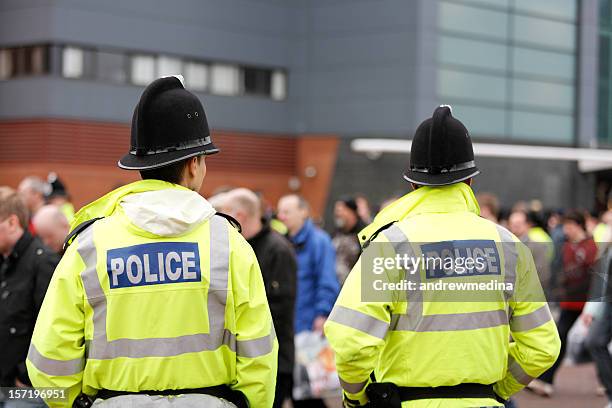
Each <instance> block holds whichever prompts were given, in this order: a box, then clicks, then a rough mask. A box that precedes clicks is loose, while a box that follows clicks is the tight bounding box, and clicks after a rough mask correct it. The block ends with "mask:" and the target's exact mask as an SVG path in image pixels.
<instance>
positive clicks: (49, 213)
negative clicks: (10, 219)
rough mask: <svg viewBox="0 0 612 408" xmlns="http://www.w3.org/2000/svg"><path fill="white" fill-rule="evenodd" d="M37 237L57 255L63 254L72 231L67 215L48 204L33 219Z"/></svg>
mask: <svg viewBox="0 0 612 408" xmlns="http://www.w3.org/2000/svg"><path fill="white" fill-rule="evenodd" d="M32 224H33V225H34V228H35V229H36V235H38V237H39V238H40V239H41V240H42V242H43V243H44V244H45V245H46V246H47V247H49V248H50V249H51V250H53V251H54V252H55V253H57V254H62V252H63V249H62V248H63V246H64V241H65V240H66V236H67V235H68V232H69V230H70V224H69V222H68V219H67V218H66V215H65V213H64V212H63V211H62V210H61V209H60V207H57V206H56V205H52V204H47V205H45V206H43V207H41V208H40V210H38V212H37V213H36V214H35V215H34V217H33V218H32Z"/></svg>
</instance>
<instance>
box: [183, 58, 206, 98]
mask: <svg viewBox="0 0 612 408" xmlns="http://www.w3.org/2000/svg"><path fill="white" fill-rule="evenodd" d="M185 86H186V87H187V88H188V89H192V90H194V91H205V90H206V88H208V66H206V64H201V63H199V62H187V63H185Z"/></svg>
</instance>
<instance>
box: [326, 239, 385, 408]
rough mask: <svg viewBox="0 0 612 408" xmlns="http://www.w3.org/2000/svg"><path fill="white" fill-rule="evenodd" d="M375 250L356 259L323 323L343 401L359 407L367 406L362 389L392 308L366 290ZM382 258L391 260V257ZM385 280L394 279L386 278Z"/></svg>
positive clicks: (369, 249) (369, 281) (375, 248)
mask: <svg viewBox="0 0 612 408" xmlns="http://www.w3.org/2000/svg"><path fill="white" fill-rule="evenodd" d="M379 249H381V246H379V245H371V246H369V247H368V249H367V250H366V251H365V252H364V254H362V256H361V257H360V258H359V260H358V261H357V263H356V264H355V266H354V267H353V269H352V270H351V272H350V273H349V276H348V277H347V279H346V281H345V282H344V285H343V286H342V290H341V291H340V295H339V297H338V300H337V301H336V304H335V305H334V308H333V310H332V312H331V314H330V315H329V318H328V320H327V322H326V323H325V335H326V337H327V339H328V341H329V343H330V345H331V348H332V349H333V350H334V353H335V358H336V368H337V370H338V376H339V377H340V385H341V386H342V388H343V390H344V394H345V397H346V398H347V399H348V400H352V401H354V402H359V404H365V403H366V402H367V397H366V395H365V388H366V386H367V385H368V383H369V382H370V374H371V373H372V371H374V368H375V367H376V364H377V361H378V359H379V356H380V353H381V351H382V348H383V346H384V344H385V337H386V335H387V332H388V330H389V324H390V322H391V313H392V311H393V310H394V308H395V307H394V304H395V303H394V302H393V299H391V298H378V297H376V294H374V293H372V292H370V289H368V285H370V284H371V283H372V281H371V280H370V278H369V276H373V275H371V274H372V265H371V260H372V259H373V257H374V256H375V254H374V252H376V253H378V250H379ZM381 255H382V254H381ZM386 256H390V257H393V255H392V254H391V253H388V254H386ZM386 279H388V280H389V281H394V280H395V279H396V278H394V277H393V276H391V275H388V276H387V277H386ZM362 285H363V288H362ZM362 296H363V299H362ZM370 296H371V298H370Z"/></svg>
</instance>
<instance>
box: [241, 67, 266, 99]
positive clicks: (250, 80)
mask: <svg viewBox="0 0 612 408" xmlns="http://www.w3.org/2000/svg"><path fill="white" fill-rule="evenodd" d="M243 78H244V93H245V94H247V95H261V96H269V95H270V93H271V89H272V71H270V70H269V69H261V68H251V67H245V68H244V71H243Z"/></svg>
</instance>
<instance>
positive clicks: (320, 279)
mask: <svg viewBox="0 0 612 408" xmlns="http://www.w3.org/2000/svg"><path fill="white" fill-rule="evenodd" d="M290 239H291V242H293V245H294V246H295V250H296V253H297V263H298V273H297V275H298V282H297V296H296V301H295V333H296V334H297V333H299V332H302V331H305V330H312V324H313V322H314V320H315V318H316V317H318V316H326V317H327V316H328V315H329V313H330V312H331V309H332V307H333V306H334V303H335V302H336V297H338V292H339V291H340V285H339V284H338V280H337V279H336V251H335V249H334V246H333V245H332V242H331V238H330V237H329V235H327V233H326V232H324V231H322V230H321V229H319V228H317V227H316V226H315V225H314V224H313V223H312V221H311V220H310V219H308V220H306V222H305V223H304V226H303V227H302V229H300V231H299V232H298V233H297V234H296V235H295V236H294V237H290Z"/></svg>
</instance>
